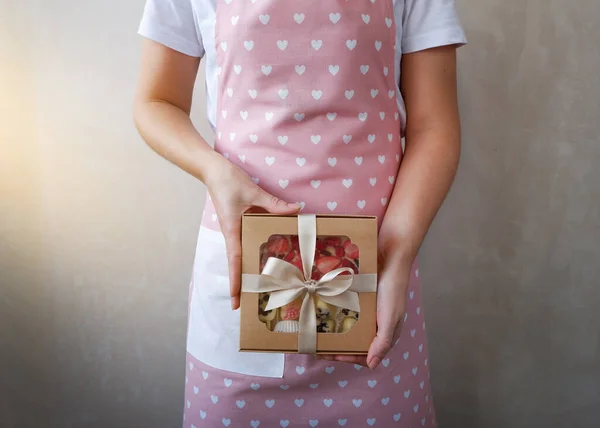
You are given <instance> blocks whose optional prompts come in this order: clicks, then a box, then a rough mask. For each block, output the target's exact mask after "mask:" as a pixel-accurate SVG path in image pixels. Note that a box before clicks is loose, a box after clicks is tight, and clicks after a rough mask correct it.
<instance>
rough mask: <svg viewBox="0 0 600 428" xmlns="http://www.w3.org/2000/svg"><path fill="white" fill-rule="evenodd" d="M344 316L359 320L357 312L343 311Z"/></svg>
mask: <svg viewBox="0 0 600 428" xmlns="http://www.w3.org/2000/svg"><path fill="white" fill-rule="evenodd" d="M341 312H342V314H344V316H346V317H351V318H355V319H358V312H355V311H351V310H350V309H342V311H341Z"/></svg>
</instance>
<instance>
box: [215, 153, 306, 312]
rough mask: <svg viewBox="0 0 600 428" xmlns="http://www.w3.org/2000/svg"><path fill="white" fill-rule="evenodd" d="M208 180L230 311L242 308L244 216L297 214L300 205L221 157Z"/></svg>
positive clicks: (217, 158)
mask: <svg viewBox="0 0 600 428" xmlns="http://www.w3.org/2000/svg"><path fill="white" fill-rule="evenodd" d="M215 162H216V164H215V165H213V168H211V170H212V172H211V174H210V175H209V176H208V177H207V179H206V180H205V184H206V187H207V189H208V192H209V194H210V197H211V199H212V202H213V204H214V206H215V211H216V213H217V218H218V219H219V225H220V227H221V231H222V233H223V236H224V237H225V245H226V248H227V260H228V264H229V283H230V294H231V308H232V309H234V310H235V309H238V308H239V307H240V290H241V276H242V274H241V270H242V266H241V264H242V246H241V230H242V227H241V226H242V214H244V213H246V212H250V211H266V212H270V213H274V214H282V215H284V214H296V213H297V212H298V211H299V210H300V206H299V205H297V204H288V203H287V202H284V201H282V200H281V199H279V198H277V197H275V196H273V195H271V194H269V193H267V192H265V191H264V190H262V189H261V188H260V187H258V186H257V185H256V184H254V182H253V181H252V179H251V178H250V177H249V176H248V174H246V173H245V172H244V171H243V170H242V169H240V168H238V167H237V166H236V165H234V164H232V163H231V162H229V161H228V160H226V159H225V158H222V157H221V156H220V155H219V156H218V157H215Z"/></svg>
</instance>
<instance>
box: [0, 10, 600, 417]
mask: <svg viewBox="0 0 600 428" xmlns="http://www.w3.org/2000/svg"><path fill="white" fill-rule="evenodd" d="M458 4H459V8H460V14H461V17H462V19H463V23H464V25H465V28H466V30H467V34H468V37H469V40H470V44H469V45H468V46H467V47H466V48H464V49H463V50H461V52H460V94H461V109H462V118H463V123H464V128H463V129H464V148H463V157H462V163H461V168H460V172H459V175H458V178H457V181H456V184H455V186H454V188H453V190H452V193H451V195H450V197H449V198H448V200H447V202H446V204H445V205H444V207H443V209H442V211H441V213H440V215H439V217H438V218H437V220H436V222H435V224H434V226H433V228H432V230H431V233H430V235H429V236H428V238H427V241H426V244H425V246H424V249H423V252H422V258H421V263H422V269H421V270H422V279H423V284H424V288H425V304H426V316H427V320H428V324H429V336H430V342H431V357H430V361H431V368H432V381H433V385H434V389H435V394H434V398H435V402H436V406H437V409H438V414H439V420H440V421H441V423H442V427H443V428H454V427H456V428H480V427H485V428H496V427H498V428H506V427H511V428H519V427H545V428H554V427H561V428H562V427H564V428H588V427H589V428H592V427H596V426H598V423H599V421H600V356H599V353H598V345H599V340H600V334H599V325H600V314H599V312H598V310H597V308H598V307H599V306H600V291H599V287H600V263H599V262H600V246H599V245H598V243H599V242H600V225H599V220H600V212H599V204H600V202H599V201H600V168H598V167H597V165H598V164H599V163H600V144H599V143H600V142H599V137H598V131H600V121H599V118H600V101H599V100H600V73H598V70H600V50H598V48H597V41H598V40H599V39H600V29H599V28H598V26H597V25H595V21H597V19H595V17H598V16H600V3H599V2H598V1H597V0H578V1H577V2H569V1H567V0H481V1H478V2H473V1H471V2H469V1H467V0H458ZM0 7H1V8H2V9H0V24H1V25H0V45H1V46H2V50H0V53H1V54H2V61H0V67H1V68H0V71H1V72H2V75H1V77H2V78H1V79H0V84H1V85H0V88H1V89H2V91H1V92H2V99H1V100H0V111H1V112H2V115H1V117H0V124H1V125H2V126H0V138H1V141H0V166H1V168H0V191H1V192H2V194H1V195H0V427H2V428H5V427H6V428H17V427H18V428H21V427H24V428H29V427H35V426H47V427H51V428H54V427H59V428H75V427H77V428H79V427H86V428H87V427H98V428H100V427H102V428H106V427H111V428H112V427H116V428H120V427H123V428H126V427H142V426H144V427H156V428H159V427H161V428H162V427H177V426H178V424H179V421H180V417H181V406H182V403H183V378H184V352H185V351H184V344H185V322H186V299H187V289H188V280H189V276H190V269H191V263H192V259H193V250H194V246H195V239H196V233H197V229H198V224H199V216H200V213H201V209H202V205H203V191H202V188H201V186H200V185H199V184H198V183H196V182H195V181H194V180H193V179H191V178H190V177H188V176H186V175H185V174H184V173H182V172H180V171H178V170H177V169H176V168H174V167H172V166H170V165H168V164H167V163H166V162H164V161H162V160H161V159H159V158H158V157H157V156H155V155H154V154H153V153H151V152H150V151H149V150H148V149H147V148H146V147H145V145H144V144H143V143H142V142H141V140H140V139H139V137H138V136H137V135H136V132H135V131H134V129H133V127H132V122H131V118H130V117H131V114H130V105H131V99H132V96H133V90H134V84H135V79H136V72H137V67H138V56H139V50H138V47H139V39H138V38H137V36H136V35H135V30H136V27H137V23H138V20H139V17H140V14H141V10H142V7H143V0H136V1H131V2H120V1H117V0H106V1H104V2H93V3H92V2H73V1H68V0H53V1H52V2H48V1H42V0H30V1H27V2H10V3H9V2H2V4H1V5H0ZM9 37H10V38H9ZM4 58H6V60H4ZM202 89H203V88H202V85H200V87H199V88H198V94H197V96H198V98H197V102H196V105H195V109H194V113H193V115H194V118H195V119H196V120H197V123H198V126H199V127H200V128H201V129H202V132H204V133H205V134H206V135H208V133H207V129H206V126H205V122H204V120H203V119H202V117H203V108H204V105H203V102H202Z"/></svg>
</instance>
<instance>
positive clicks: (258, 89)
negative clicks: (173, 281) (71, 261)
mask: <svg viewBox="0 0 600 428" xmlns="http://www.w3.org/2000/svg"><path fill="white" fill-rule="evenodd" d="M392 8H393V4H392V0H303V1H291V0H218V2H217V13H216V15H217V18H216V23H215V39H216V46H215V48H216V50H217V66H218V74H219V81H218V83H219V84H218V95H217V96H218V108H217V129H216V131H217V136H216V141H215V150H217V151H218V152H219V153H221V154H223V156H225V157H227V158H228V159H229V160H230V161H231V162H233V163H234V164H236V165H238V166H239V167H241V168H242V169H243V170H245V171H246V172H247V173H248V174H249V175H250V176H251V177H252V179H253V180H254V182H255V183H257V184H258V185H259V186H261V187H262V188H263V189H265V190H266V191H268V192H270V193H272V194H274V195H276V196H279V197H281V198H282V199H284V200H286V201H289V202H299V203H300V204H301V205H302V206H303V211H304V212H311V213H335V214H365V215H375V216H378V217H379V220H380V222H381V220H382V217H383V215H384V213H385V210H386V207H387V204H388V201H389V198H390V195H391V192H392V190H393V186H394V183H395V180H396V175H397V171H398V168H399V162H400V158H401V151H402V150H401V135H400V128H401V126H400V118H399V111H398V104H397V96H398V92H397V91H398V89H397V86H398V85H397V82H396V81H395V77H394V71H395V64H394V49H395V46H394V44H395V40H396V24H395V22H394V14H393V9H392ZM202 225H203V227H204V228H208V229H212V230H219V226H218V223H217V218H216V215H215V213H214V207H213V205H212V203H211V201H210V200H208V201H207V204H206V208H205V213H204V217H203V220H202ZM199 245H201V243H200V244H199ZM417 276H418V270H416V266H415V269H413V272H412V275H411V284H410V286H409V293H410V298H409V301H408V302H407V305H408V307H407V318H406V322H405V325H404V329H403V332H402V337H401V339H400V341H399V343H398V345H397V346H395V347H394V349H393V350H392V352H391V353H390V354H389V356H388V358H386V359H385V360H384V361H383V363H382V365H381V366H380V367H379V368H378V369H376V370H375V371H370V370H369V369H366V368H362V367H360V366H354V365H350V364H343V363H331V362H326V361H320V360H315V359H314V357H312V356H306V355H287V356H286V357H285V370H284V373H283V377H282V378H267V377H259V376H247V375H243V374H241V373H236V372H233V371H225V370H218V369H215V368H213V367H211V366H209V365H207V364H204V363H202V362H200V361H199V360H197V359H196V358H194V357H193V356H192V355H191V354H188V362H187V363H188V364H187V365H188V368H187V378H186V408H185V424H184V426H185V427H186V428H200V427H211V428H213V427H217V426H226V427H254V428H256V427H259V426H260V427H283V428H286V427H312V428H315V427H326V428H331V427H335V426H345V427H349V428H354V427H370V426H376V427H385V428H387V427H391V426H401V427H413V428H416V427H420V426H427V427H435V426H437V425H436V422H435V412H434V410H433V406H432V400H431V399H430V388H429V377H428V376H429V375H428V373H429V371H428V367H427V358H426V355H427V343H426V339H425V324H424V322H423V313H422V311H421V308H420V287H419V286H418V278H417ZM202 278H203V277H202V275H199V276H198V277H197V282H196V284H195V287H196V288H197V289H199V290H200V295H201V294H202V293H203V287H204V286H205V284H202V283H201V282H202ZM191 322H193V321H191ZM207 334H208V333H207Z"/></svg>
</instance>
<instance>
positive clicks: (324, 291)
mask: <svg viewBox="0 0 600 428" xmlns="http://www.w3.org/2000/svg"><path fill="white" fill-rule="evenodd" d="M316 239H317V220H316V216H315V215H314V214H300V215H298V241H299V244H300V245H299V246H300V257H301V259H302V268H303V272H302V271H300V269H298V268H297V267H296V266H294V265H293V264H291V263H288V262H286V261H284V260H280V259H278V258H275V257H270V258H269V259H268V260H267V262H266V264H265V267H264V269H263V271H262V273H261V274H260V275H249V274H244V275H243V278H242V280H243V284H242V291H243V292H251V293H265V292H267V293H268V292H270V293H271V295H270V298H269V303H268V304H267V307H266V308H265V309H266V310H267V311H269V310H273V309H277V308H280V307H282V306H285V305H287V304H288V303H291V302H293V301H295V300H296V299H299V298H303V300H302V306H301V308H300V318H299V326H300V327H299V331H298V352H299V353H303V354H306V353H308V354H313V353H315V352H316V348H317V316H316V312H315V304H314V295H315V294H316V295H318V296H319V297H320V298H321V299H322V300H323V301H325V302H327V303H329V304H331V305H334V306H337V307H341V308H344V309H350V310H352V311H355V312H360V305H359V300H358V293H359V292H368V291H375V288H376V283H377V280H376V275H373V274H359V275H355V274H354V272H353V270H352V269H350V268H339V269H335V270H333V271H331V272H328V273H326V274H325V275H323V277H322V278H321V279H320V280H318V281H315V280H313V279H311V276H312V268H313V258H314V254H315V247H316ZM342 273H349V274H350V275H341V274H342Z"/></svg>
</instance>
